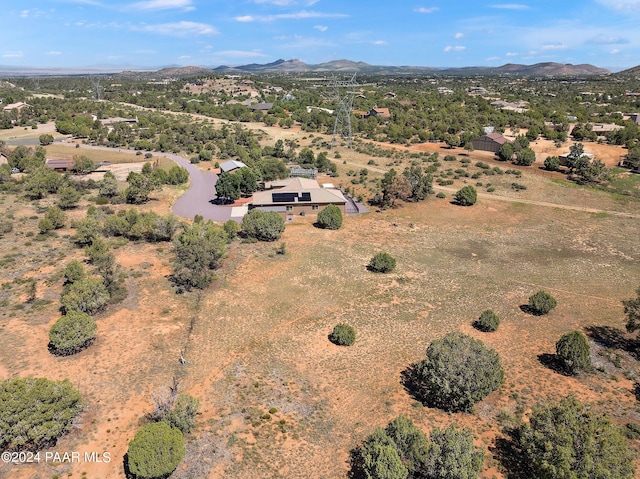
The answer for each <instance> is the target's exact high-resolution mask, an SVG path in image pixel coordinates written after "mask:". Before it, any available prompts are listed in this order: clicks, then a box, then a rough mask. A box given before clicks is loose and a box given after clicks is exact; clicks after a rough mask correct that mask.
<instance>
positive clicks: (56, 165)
mask: <svg viewBox="0 0 640 479" xmlns="http://www.w3.org/2000/svg"><path fill="white" fill-rule="evenodd" d="M44 164H45V166H46V167H47V168H51V169H52V170H55V171H71V169H72V168H73V165H74V161H73V160H69V159H60V158H47V159H46V160H45V163H44Z"/></svg>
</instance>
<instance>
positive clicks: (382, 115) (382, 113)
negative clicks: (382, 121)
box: [367, 107, 391, 118]
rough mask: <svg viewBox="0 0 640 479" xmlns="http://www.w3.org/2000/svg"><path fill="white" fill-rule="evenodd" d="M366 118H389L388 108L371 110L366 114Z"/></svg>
mask: <svg viewBox="0 0 640 479" xmlns="http://www.w3.org/2000/svg"><path fill="white" fill-rule="evenodd" d="M367 116H379V117H380V118H391V113H390V112H389V109H388V108H378V107H375V108H372V109H371V110H369V112H368V113H367Z"/></svg>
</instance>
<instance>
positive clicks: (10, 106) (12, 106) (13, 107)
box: [3, 101, 29, 111]
mask: <svg viewBox="0 0 640 479" xmlns="http://www.w3.org/2000/svg"><path fill="white" fill-rule="evenodd" d="M25 106H29V105H27V104H26V103H25V102H23V101H19V102H18V103H10V104H8V105H6V106H5V107H4V108H3V110H4V111H9V110H16V109H20V108H24V107H25Z"/></svg>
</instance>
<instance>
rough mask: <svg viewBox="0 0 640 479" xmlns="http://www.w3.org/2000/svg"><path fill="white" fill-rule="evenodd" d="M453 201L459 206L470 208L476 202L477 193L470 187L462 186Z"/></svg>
mask: <svg viewBox="0 0 640 479" xmlns="http://www.w3.org/2000/svg"><path fill="white" fill-rule="evenodd" d="M453 199H454V201H455V202H456V203H457V204H459V205H460V206H472V205H475V204H476V201H478V192H477V191H476V189H475V188H474V187H473V186H471V185H467V186H463V187H462V188H460V189H459V190H458V191H457V192H456V194H455V196H454V197H453Z"/></svg>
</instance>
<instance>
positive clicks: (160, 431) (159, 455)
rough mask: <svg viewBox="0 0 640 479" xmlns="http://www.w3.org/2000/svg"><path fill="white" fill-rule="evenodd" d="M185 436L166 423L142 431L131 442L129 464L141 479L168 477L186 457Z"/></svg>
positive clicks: (131, 469) (158, 423) (128, 452)
mask: <svg viewBox="0 0 640 479" xmlns="http://www.w3.org/2000/svg"><path fill="white" fill-rule="evenodd" d="M184 454H185V449H184V436H183V435H182V433H181V432H180V429H178V428H175V427H171V426H169V425H168V424H167V423H166V422H154V423H151V424H148V425H146V426H144V427H143V428H142V429H140V430H139V431H138V432H137V433H136V435H135V437H134V438H133V440H132V441H131V442H130V443H129V449H128V451H127V465H128V466H129V470H130V471H131V472H132V473H133V474H135V476H136V478H139V479H154V478H160V477H167V476H169V474H171V473H172V472H173V471H175V469H176V467H178V464H180V461H182V458H183V457H184Z"/></svg>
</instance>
